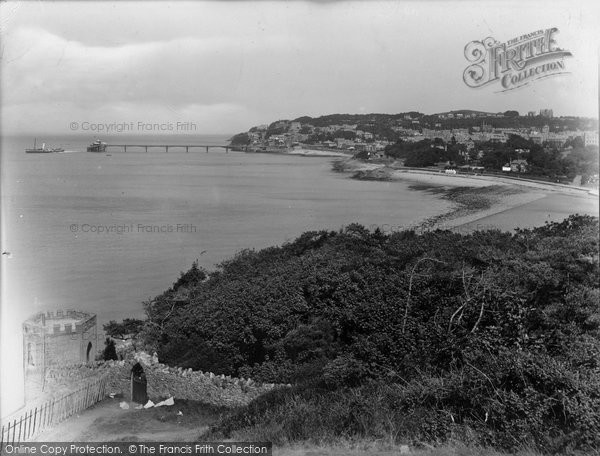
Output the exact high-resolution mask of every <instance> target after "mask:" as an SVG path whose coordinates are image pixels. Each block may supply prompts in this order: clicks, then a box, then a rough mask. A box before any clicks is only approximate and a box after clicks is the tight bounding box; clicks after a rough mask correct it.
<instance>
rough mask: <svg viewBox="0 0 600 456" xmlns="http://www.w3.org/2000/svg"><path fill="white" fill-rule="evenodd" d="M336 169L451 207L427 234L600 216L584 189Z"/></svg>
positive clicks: (341, 165) (382, 168) (351, 163)
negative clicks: (431, 196)
mask: <svg viewBox="0 0 600 456" xmlns="http://www.w3.org/2000/svg"><path fill="white" fill-rule="evenodd" d="M334 169H335V170H336V171H340V172H346V173H352V177H353V178H355V179H360V180H381V181H403V182H410V183H411V187H410V188H411V189H413V190H420V191H425V192H430V193H435V194H438V195H439V196H441V197H442V198H445V199H447V200H449V201H451V202H452V203H453V207H452V208H451V210H450V211H449V212H446V213H444V214H440V215H437V216H434V217H431V218H429V219H427V220H426V221H424V222H423V223H422V224H421V228H422V229H427V230H429V229H451V230H453V231H460V232H471V231H476V230H482V229H501V230H513V229H515V228H516V227H520V228H532V227H534V226H540V225H543V224H544V223H545V222H556V221H560V220H563V219H564V218H566V217H568V216H569V215H571V214H572V213H583V214H588V215H594V216H596V217H597V216H598V195H597V194H592V193H590V189H587V188H582V187H574V186H568V185H564V184H553V183H544V182H536V181H532V180H524V179H519V180H516V179H511V178H506V177H501V176H484V175H479V176H477V175H464V174H445V173H443V172H441V171H426V170H414V169H396V168H392V167H389V166H386V165H385V164H379V163H368V162H361V161H358V160H353V159H352V160H346V161H338V162H337V163H335V164H334ZM574 210H575V212H573V211H574Z"/></svg>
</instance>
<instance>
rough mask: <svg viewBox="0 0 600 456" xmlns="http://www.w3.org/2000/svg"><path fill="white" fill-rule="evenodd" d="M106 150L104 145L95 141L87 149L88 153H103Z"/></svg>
mask: <svg viewBox="0 0 600 456" xmlns="http://www.w3.org/2000/svg"><path fill="white" fill-rule="evenodd" d="M105 150H106V143H105V142H102V141H100V140H99V139H97V140H96V141H94V142H93V143H92V144H90V145H89V146H88V148H87V151H88V152H104V151H105Z"/></svg>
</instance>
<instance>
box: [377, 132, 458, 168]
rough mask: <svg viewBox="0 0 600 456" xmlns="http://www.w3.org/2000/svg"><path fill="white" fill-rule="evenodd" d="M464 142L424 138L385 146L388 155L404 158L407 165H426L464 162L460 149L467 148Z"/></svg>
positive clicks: (399, 141) (400, 141)
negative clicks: (447, 141)
mask: <svg viewBox="0 0 600 456" xmlns="http://www.w3.org/2000/svg"><path fill="white" fill-rule="evenodd" d="M465 149H466V147H465V146H464V145H462V144H457V143H456V141H453V142H450V143H448V144H446V143H445V142H444V141H443V140H442V139H440V138H435V139H433V140H430V139H423V140H421V141H418V142H408V141H402V140H398V141H397V142H396V143H394V144H390V145H388V146H386V148H385V154H386V156H388V157H392V158H396V159H404V165H405V166H414V167H425V166H433V165H435V164H436V163H439V162H453V163H456V164H462V158H461V155H460V154H459V151H461V150H465Z"/></svg>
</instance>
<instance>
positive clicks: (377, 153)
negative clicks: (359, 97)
mask: <svg viewBox="0 0 600 456" xmlns="http://www.w3.org/2000/svg"><path fill="white" fill-rule="evenodd" d="M232 145H234V146H244V148H245V150H247V151H250V152H281V151H286V150H291V149H295V148H302V149H311V150H326V151H337V152H345V153H347V154H349V155H354V156H355V157H357V158H361V159H363V160H373V159H381V158H386V157H390V158H396V159H401V160H403V161H405V162H406V163H405V164H406V166H431V165H434V164H437V165H445V167H446V169H447V168H451V169H456V168H462V169H463V170H479V171H483V170H486V171H498V172H513V173H531V172H533V173H534V174H538V175H547V177H550V178H556V179H557V180H563V179H568V180H569V181H571V180H572V178H573V177H575V176H577V175H580V174H582V173H584V174H588V176H587V182H588V183H591V184H594V183H595V184H596V185H597V182H598V175H597V163H598V159H597V155H598V154H597V148H598V121H597V120H595V119H587V118H578V117H562V116H561V117H555V116H554V115H553V110H552V109H549V108H548V109H540V110H539V111H538V112H535V111H530V112H528V113H527V114H526V115H519V113H518V112H517V111H506V112H500V113H488V112H481V111H470V110H460V111H450V112H444V113H438V114H433V115H426V114H422V113H419V112H407V113H400V114H363V115H347V114H334V115H329V116H322V117H318V118H311V117H300V118H297V119H294V120H279V121H276V122H273V123H271V124H270V125H259V126H255V127H253V128H251V129H250V130H249V131H248V132H246V133H240V134H238V135H236V136H234V137H233V138H232ZM416 149H419V150H420V151H421V153H419V154H417V156H416V157H413V159H411V158H409V157H407V155H410V151H413V152H414V151H415V150H416ZM427 149H432V150H434V151H435V152H437V158H439V160H437V159H436V156H435V154H431V153H423V151H424V150H425V151H427ZM581 150H587V155H588V157H586V158H585V159H584V160H583V161H584V162H585V163H577V164H575V165H573V166H571V167H570V168H571V169H569V166H570V162H571V161H573V160H570V159H569V156H570V155H571V154H572V153H573V151H579V152H580V151H581ZM594 150H595V151H596V153H595V154H593V151H594ZM427 152H429V151H427ZM590 153H591V154H592V157H591V158H590V157H589V155H590ZM413 155H415V154H413ZM534 155H536V157H533V156H534ZM427 157H429V158H427ZM574 161H576V162H581V161H582V160H580V159H579V158H576V159H574ZM536 162H537V163H536ZM590 165H591V167H590ZM583 167H585V169H582V168H583ZM550 169H551V172H550ZM586 170H587V172H586ZM547 171H548V172H547Z"/></svg>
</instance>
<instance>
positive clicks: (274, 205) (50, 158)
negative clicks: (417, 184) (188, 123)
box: [1, 135, 450, 329]
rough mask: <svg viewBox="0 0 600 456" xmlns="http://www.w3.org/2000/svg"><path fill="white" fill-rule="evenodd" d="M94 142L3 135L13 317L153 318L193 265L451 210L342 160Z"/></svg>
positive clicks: (6, 276)
mask: <svg viewBox="0 0 600 456" xmlns="http://www.w3.org/2000/svg"><path fill="white" fill-rule="evenodd" d="M229 136H230V135H204V136H202V135H195V136H183V135H182V136H173V135H171V136H164V137H161V136H147V137H140V136H136V137H125V136H123V135H119V136H118V137H105V138H103V140H104V141H106V142H107V143H108V144H111V143H113V144H214V145H222V144H227V143H228V141H227V140H228V139H229ZM93 140H94V138H93V137H89V136H67V137H44V138H37V143H38V145H40V143H41V142H42V141H43V142H45V143H46V146H47V147H62V148H64V149H65V152H63V153H50V154H26V153H25V152H24V150H25V148H27V147H32V146H33V138H32V137H5V138H3V139H2V144H1V146H2V148H1V151H2V152H1V153H2V155H1V167H2V189H1V190H2V249H3V251H4V252H5V254H4V255H2V298H3V299H2V302H3V305H2V306H3V312H2V315H3V318H4V319H5V322H6V319H7V318H8V319H10V321H12V322H15V324H20V322H22V321H23V320H24V319H26V318H28V317H29V316H30V315H32V314H34V313H36V312H39V311H46V310H56V309H77V310H82V311H87V312H92V313H95V314H96V315H97V317H98V322H99V329H100V327H101V326H100V325H101V324H103V323H105V322H107V321H109V320H121V319H123V318H128V317H133V318H141V317H143V316H144V309H143V302H144V301H147V300H150V299H152V298H153V297H155V296H157V295H159V294H160V293H162V292H163V291H165V290H166V289H168V288H169V287H170V286H171V285H172V284H173V282H174V281H175V280H177V278H178V277H179V274H180V272H182V271H186V270H187V269H189V268H190V266H191V265H192V262H194V261H195V260H198V263H199V265H200V266H202V267H204V268H205V269H207V270H209V271H210V270H214V269H215V268H216V267H217V265H218V264H219V263H220V262H222V261H224V260H226V259H229V258H231V257H233V256H234V255H235V254H236V253H237V252H239V251H240V250H242V249H261V248H264V247H267V246H273V245H281V244H282V243H285V242H288V241H291V240H293V239H295V238H296V237H297V236H299V235H300V234H302V233H303V232H305V231H307V230H322V229H326V230H339V229H341V228H342V227H344V226H347V225H349V224H351V223H360V224H362V225H364V226H365V227H367V228H370V229H374V228H375V227H379V228H380V229H382V230H383V231H385V232H392V231H397V230H401V229H404V228H410V227H415V226H416V225H417V224H419V223H420V222H421V221H423V220H425V219H426V218H428V217H431V216H434V215H437V214H440V213H443V212H445V211H447V210H449V208H450V203H449V202H448V201H445V200H443V199H440V198H439V196H436V195H432V194H429V193H427V192H422V191H414V190H411V189H410V188H409V184H408V183H402V182H375V181H358V180H353V179H350V178H349V177H348V175H346V174H339V173H336V172H334V171H332V161H333V160H335V158H331V157H304V156H292V155H277V154H267V153H244V152H233V151H229V152H228V153H226V152H225V151H224V150H223V149H218V148H211V149H209V151H208V153H207V152H206V150H205V149H191V150H190V151H189V152H188V153H186V151H185V149H183V148H170V149H169V152H168V153H166V152H165V149H164V148H162V149H161V148H150V149H149V150H148V152H145V150H144V149H139V148H138V149H135V148H128V149H127V152H126V153H125V152H123V150H122V149H119V148H110V147H109V148H108V149H107V151H106V152H104V153H89V152H86V146H87V145H88V144H90V143H91V142H92V141H93Z"/></svg>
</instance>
